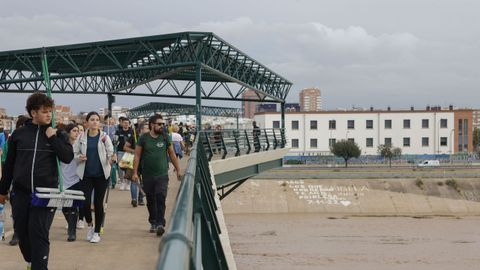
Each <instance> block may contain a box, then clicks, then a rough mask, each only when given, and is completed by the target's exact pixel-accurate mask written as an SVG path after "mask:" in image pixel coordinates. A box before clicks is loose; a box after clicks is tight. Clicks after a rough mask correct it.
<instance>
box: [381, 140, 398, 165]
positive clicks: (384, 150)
mask: <svg viewBox="0 0 480 270" xmlns="http://www.w3.org/2000/svg"><path fill="white" fill-rule="evenodd" d="M377 152H378V154H379V155H380V156H382V157H383V158H388V164H389V166H390V168H391V167H392V158H396V157H400V156H401V155H402V149H401V148H399V147H393V146H392V145H387V144H381V145H379V146H378V149H377Z"/></svg>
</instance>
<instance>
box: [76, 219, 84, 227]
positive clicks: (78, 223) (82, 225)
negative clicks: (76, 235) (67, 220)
mask: <svg viewBox="0 0 480 270" xmlns="http://www.w3.org/2000/svg"><path fill="white" fill-rule="evenodd" d="M77 229H85V222H83V220H79V221H77Z"/></svg>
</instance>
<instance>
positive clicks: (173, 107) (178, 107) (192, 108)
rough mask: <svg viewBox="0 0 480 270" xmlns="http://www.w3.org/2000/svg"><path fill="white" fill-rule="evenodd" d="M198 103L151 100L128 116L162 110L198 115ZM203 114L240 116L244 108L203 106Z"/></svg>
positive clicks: (166, 113)
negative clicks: (188, 103)
mask: <svg viewBox="0 0 480 270" xmlns="http://www.w3.org/2000/svg"><path fill="white" fill-rule="evenodd" d="M196 108H197V106H196V105H186V104H174V103H161V102H150V103H147V104H144V105H141V106H138V107H135V108H132V109H130V110H129V111H128V116H130V117H139V116H149V115H152V114H154V113H156V112H161V113H163V114H165V115H170V116H172V115H196V113H197V111H196ZM200 114H201V115H211V116H221V117H238V116H239V115H241V114H242V109H238V108H227V107H213V106H201V111H200Z"/></svg>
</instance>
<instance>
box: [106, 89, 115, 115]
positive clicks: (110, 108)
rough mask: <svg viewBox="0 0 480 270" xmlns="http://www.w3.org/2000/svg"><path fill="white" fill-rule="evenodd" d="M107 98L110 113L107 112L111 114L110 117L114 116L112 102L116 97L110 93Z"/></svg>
mask: <svg viewBox="0 0 480 270" xmlns="http://www.w3.org/2000/svg"><path fill="white" fill-rule="evenodd" d="M107 98H108V113H107V114H110V117H113V114H112V104H113V103H114V102H115V97H114V96H113V95H112V94H108V95H107Z"/></svg>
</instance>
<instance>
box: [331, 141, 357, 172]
mask: <svg viewBox="0 0 480 270" xmlns="http://www.w3.org/2000/svg"><path fill="white" fill-rule="evenodd" d="M330 151H331V152H332V153H333V154H334V155H335V156H337V157H341V158H343V159H344V160H345V168H346V167H347V166H348V160H349V159H351V158H358V157H359V156H360V153H361V151H360V147H358V145H357V144H356V143H355V142H353V141H347V140H341V141H338V142H336V143H335V144H333V145H332V147H330Z"/></svg>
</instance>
